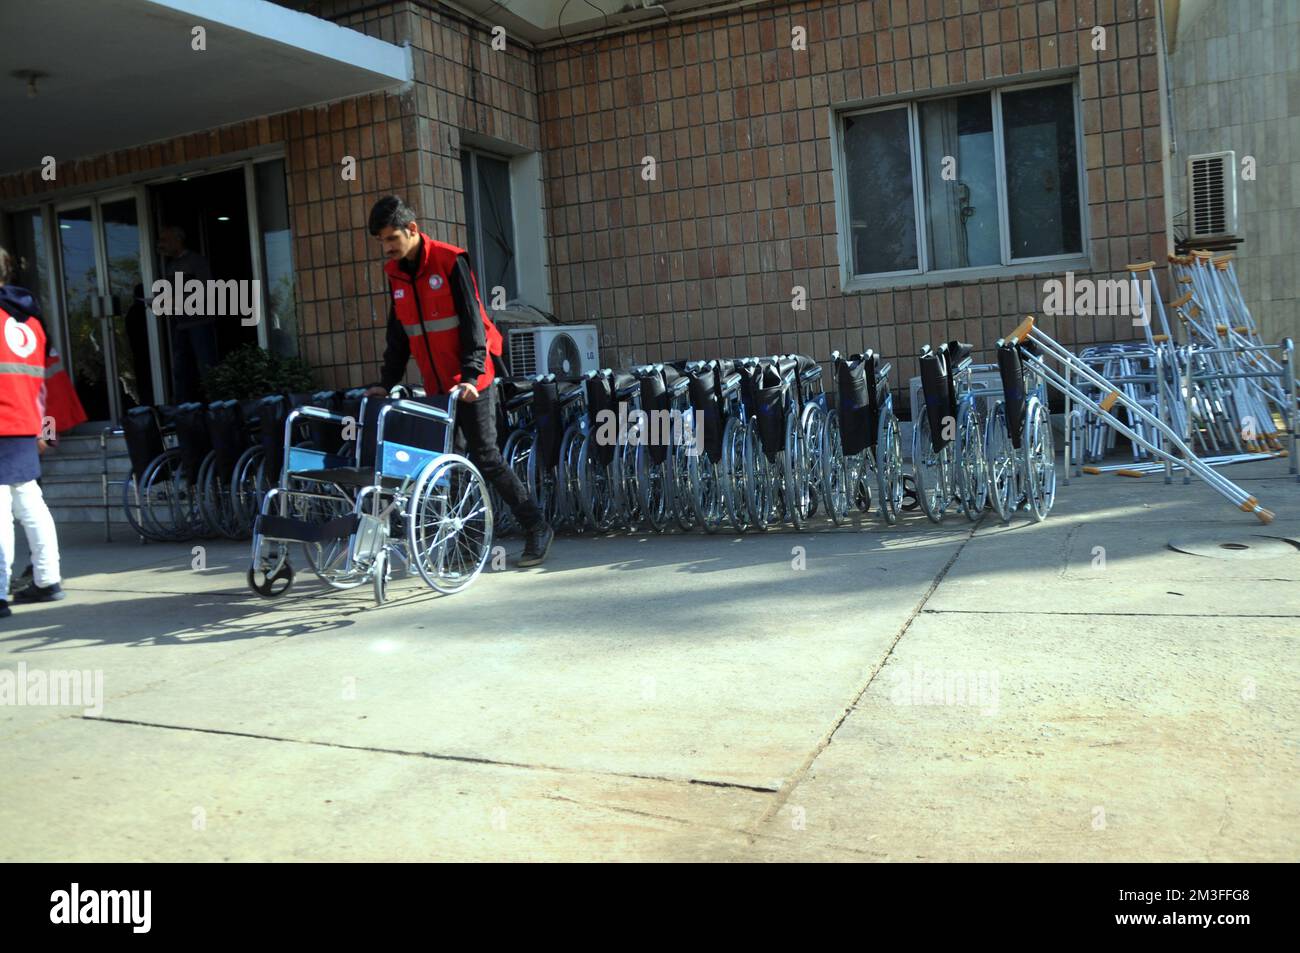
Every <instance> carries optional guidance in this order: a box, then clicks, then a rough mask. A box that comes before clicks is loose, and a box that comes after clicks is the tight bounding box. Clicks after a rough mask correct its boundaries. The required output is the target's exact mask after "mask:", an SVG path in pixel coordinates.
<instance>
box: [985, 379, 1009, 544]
mask: <svg viewBox="0 0 1300 953" xmlns="http://www.w3.org/2000/svg"><path fill="white" fill-rule="evenodd" d="M984 457H985V459H986V460H987V462H988V474H989V502H991V503H992V504H993V509H994V510H996V511H997V514H998V518H999V519H1000V520H1002V522H1004V523H1005V522H1007V521H1009V520H1010V519H1011V514H1012V513H1014V512H1015V510H1016V505H1017V504H1016V495H1015V494H1016V453H1015V449H1014V448H1013V447H1012V446H1011V435H1010V434H1009V433H1007V408H1006V405H1005V404H1003V403H1002V402H1001V401H998V403H997V405H996V406H995V407H994V408H993V413H991V414H989V419H988V422H987V423H986V424H985V425H984Z"/></svg>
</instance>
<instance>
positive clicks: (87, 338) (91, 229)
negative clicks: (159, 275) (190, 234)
mask: <svg viewBox="0 0 1300 953" xmlns="http://www.w3.org/2000/svg"><path fill="white" fill-rule="evenodd" d="M56 221H57V224H58V229H57V231H58V243H59V263H60V265H61V268H60V277H61V281H60V286H59V289H58V290H59V292H60V294H61V296H62V302H63V314H64V316H65V319H66V322H67V329H68V333H67V347H66V350H67V355H66V357H67V359H68V366H69V370H70V371H71V373H72V380H73V383H74V384H75V385H76V388H77V396H78V397H80V398H81V403H82V406H83V407H85V409H86V415H87V416H88V417H89V418H90V420H92V421H97V422H98V421H114V422H117V421H120V420H121V418H122V414H123V412H124V411H125V410H127V409H129V408H131V407H134V406H136V405H137V404H149V403H153V402H154V383H155V374H154V370H153V365H154V361H153V359H152V353H153V352H152V349H151V347H150V330H149V314H148V311H147V306H146V296H145V288H144V284H145V282H144V273H143V259H142V255H141V249H142V248H143V247H144V243H143V241H142V239H143V237H144V236H143V235H142V234H141V226H140V214H139V204H138V197H137V196H136V195H135V194H134V193H131V194H127V195H120V196H109V197H105V198H101V199H95V200H92V201H90V202H88V203H86V204H82V205H73V206H70V207H63V208H59V209H58V211H57V213H56Z"/></svg>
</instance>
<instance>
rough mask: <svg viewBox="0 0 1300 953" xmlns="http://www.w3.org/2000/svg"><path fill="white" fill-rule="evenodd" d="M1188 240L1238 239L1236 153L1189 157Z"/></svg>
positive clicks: (1209, 153)
mask: <svg viewBox="0 0 1300 953" xmlns="http://www.w3.org/2000/svg"><path fill="white" fill-rule="evenodd" d="M1187 209H1188V223H1187V226H1188V238H1190V239H1192V240H1193V241H1195V240H1200V239H1222V238H1236V237H1238V232H1237V154H1236V153H1235V152H1207V153H1205V154H1204V155H1198V156H1188V158H1187Z"/></svg>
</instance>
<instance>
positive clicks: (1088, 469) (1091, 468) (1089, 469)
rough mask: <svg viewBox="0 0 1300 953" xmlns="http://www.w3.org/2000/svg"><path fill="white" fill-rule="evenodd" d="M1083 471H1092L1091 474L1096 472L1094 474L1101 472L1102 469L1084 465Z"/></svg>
mask: <svg viewBox="0 0 1300 953" xmlns="http://www.w3.org/2000/svg"><path fill="white" fill-rule="evenodd" d="M1083 472H1084V473H1091V474H1094V475H1096V474H1099V473H1101V471H1100V470H1099V469H1097V468H1096V467H1084V468H1083Z"/></svg>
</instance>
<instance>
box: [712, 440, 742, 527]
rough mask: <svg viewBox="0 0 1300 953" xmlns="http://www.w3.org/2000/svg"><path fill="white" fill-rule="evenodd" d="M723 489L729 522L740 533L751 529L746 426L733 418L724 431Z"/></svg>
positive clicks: (723, 498) (724, 507) (721, 483)
mask: <svg viewBox="0 0 1300 953" xmlns="http://www.w3.org/2000/svg"><path fill="white" fill-rule="evenodd" d="M721 468H722V469H721V472H720V473H719V474H718V477H719V479H718V484H719V490H720V492H721V496H722V506H723V510H724V511H725V512H726V515H727V520H728V521H729V522H730V523H731V525H732V526H733V527H735V529H736V532H738V533H743V532H745V530H747V529H749V507H748V505H747V504H746V503H745V423H744V421H742V420H741V419H740V418H739V417H732V418H730V419H729V420H728V421H727V426H726V427H725V428H723V431H722V463H721Z"/></svg>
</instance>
